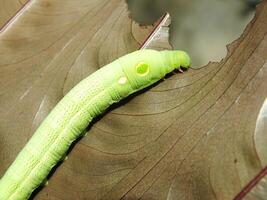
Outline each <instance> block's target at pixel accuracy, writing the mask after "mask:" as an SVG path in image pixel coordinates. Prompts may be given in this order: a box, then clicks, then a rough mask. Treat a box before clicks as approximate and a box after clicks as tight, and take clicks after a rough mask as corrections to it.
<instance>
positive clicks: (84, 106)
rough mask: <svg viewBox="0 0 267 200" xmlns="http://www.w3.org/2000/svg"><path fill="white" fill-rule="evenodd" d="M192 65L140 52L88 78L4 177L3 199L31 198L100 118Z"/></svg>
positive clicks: (180, 56) (167, 54)
mask: <svg viewBox="0 0 267 200" xmlns="http://www.w3.org/2000/svg"><path fill="white" fill-rule="evenodd" d="M189 65H190V58H189V56H188V55H187V54H186V53H185V52H183V51H155V50H139V51H135V52H133V53H130V54H128V55H125V56H123V57H121V58H119V59H117V60H115V61H114V62H112V63H110V64H108V65H106V66H105V67H103V68H101V69H99V70H98V71H96V72H95V73H93V74H92V75H90V76H89V77H87V78H85V79H84V80H82V81H81V82H80V83H79V84H78V85H76V86H75V87H74V88H73V89H72V90H71V91H70V92H69V93H68V94H67V95H66V96H65V97H64V98H63V99H62V100H61V101H60V102H59V103H58V104H57V105H56V107H55V108H54V109H53V110H52V111H51V113H50V114H49V115H48V116H47V118H46V119H45V120H44V121H43V122H42V124H41V125H40V127H39V128H38V129H37V130H36V132H35V133H34V135H33V137H32V138H31V139H30V140H29V142H28V143H27V144H26V146H25V147H24V148H23V150H22V151H21V152H20V153H19V155H18V156H17V158H16V159H15V161H14V162H13V163H12V165H11V166H10V167H9V169H8V170H7V172H6V173H5V175H4V176H3V177H2V179H1V180H0V199H1V200H6V199H9V200H11V199H12V200H13V199H14V200H18V199H28V198H29V197H30V195H31V193H32V192H33V191H34V190H35V189H36V188H37V187H38V186H39V185H40V184H42V183H43V182H44V180H45V179H46V177H47V176H48V174H49V172H50V171H51V169H52V168H53V167H54V166H55V165H56V164H57V163H58V162H59V161H60V160H62V159H63V158H64V156H65V155H66V152H67V150H68V149H69V147H70V145H71V143H72V142H73V141H74V140H76V139H77V138H79V137H80V136H81V134H82V132H83V131H84V130H85V129H86V127H87V126H88V125H89V123H90V122H91V121H92V119H93V118H94V117H95V116H97V115H99V114H101V113H102V112H104V111H105V110H106V109H107V108H108V107H109V106H110V105H111V104H113V103H115V102H118V101H120V100H121V99H123V98H125V97H127V96H128V95H130V94H132V93H134V92H136V91H138V90H141V89H143V88H145V87H147V86H149V85H151V84H153V83H155V82H157V81H158V80H160V79H162V78H163V77H164V76H165V75H166V74H168V73H170V72H171V71H173V70H174V69H180V67H184V68H188V67H189Z"/></svg>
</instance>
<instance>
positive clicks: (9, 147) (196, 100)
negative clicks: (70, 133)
mask: <svg viewBox="0 0 267 200" xmlns="http://www.w3.org/2000/svg"><path fill="white" fill-rule="evenodd" d="M127 16H128V14H127V6H126V5H125V2H124V1H123V0H110V1H104V0H98V1H95V0H87V1H84V0H77V1H71V0H64V1H63V0H57V1H48V0H47V1H40V0H36V1H34V2H33V3H31V4H30V6H29V8H28V9H27V10H25V11H24V13H23V14H22V15H21V16H20V17H19V18H18V19H17V20H16V22H15V23H13V24H12V26H9V27H8V28H7V29H6V30H5V31H4V32H3V33H2V34H1V35H0V160H1V166H0V174H3V173H4V171H5V170H6V168H7V167H8V165H9V164H10V163H11V162H12V160H13V159H14V158H15V156H16V155H17V153H18V152H19V150H20V149H21V148H22V147H23V146H24V144H25V143H26V142H27V140H28V138H29V137H30V136H31V135H32V133H33V132H34V130H35V129H36V127H37V126H38V125H39V124H40V122H41V121H42V120H43V118H44V117H45V116H46V115H47V114H48V112H49V111H50V110H51V109H52V108H53V106H54V105H55V104H56V103H57V102H58V101H59V100H60V99H61V98H62V96H63V95H64V94H65V93H66V92H67V91H68V90H69V89H70V88H72V87H73V86H74V85H75V84H76V83H77V82H78V81H80V80H81V79H82V78H84V77H86V76H88V75H89V74H90V73H92V72H94V71H95V70H97V69H98V68H99V67H100V66H103V65H104V64H106V63H108V62H110V61H111V60H113V59H115V58H116V57H118V56H120V55H122V54H125V53H127V52H129V51H132V50H134V49H137V48H138V46H139V45H140V44H141V43H142V41H141V40H142V39H144V38H145V36H144V35H145V34H144V35H143V36H140V33H138V34H135V33H133V32H132V31H133V30H134V31H140V32H142V31H143V30H144V29H143V28H140V29H139V28H137V27H135V26H136V25H133V24H132V22H131V20H130V19H129V18H128V17H127ZM133 27H134V28H133ZM18 32H19V33H20V34H17V33H18ZM144 32H145V33H147V31H144ZM266 33H267V1H264V2H263V3H262V4H261V5H260V6H259V7H258V9H257V14H256V16H255V18H254V20H253V21H252V22H251V23H250V25H249V26H248V27H247V29H246V30H245V32H244V33H243V34H242V36H241V37H240V38H239V39H238V40H237V41H235V42H234V43H233V44H232V45H231V46H229V47H228V55H227V57H226V58H225V59H223V60H222V61H221V62H220V63H210V64H209V65H207V66H205V67H203V68H201V69H198V70H189V71H188V72H186V73H184V74H176V75H173V76H171V77H169V78H167V79H166V80H165V81H163V82H161V83H160V84H158V85H156V86H154V87H152V88H150V89H149V90H146V91H145V92H143V93H142V94H139V95H137V96H134V97H130V98H128V99H127V101H124V102H121V103H120V104H119V105H118V106H117V107H116V108H113V109H112V110H110V111H109V112H108V113H106V114H105V115H104V116H103V117H102V118H101V119H99V120H98V121H96V122H95V123H94V124H93V126H92V127H90V130H89V132H88V135H87V137H85V138H83V139H82V140H80V141H79V142H78V143H77V144H76V145H75V147H74V148H73V150H72V151H71V153H70V155H69V159H68V160H67V161H66V162H64V163H63V164H62V165H60V167H59V168H58V169H57V170H56V171H55V173H54V174H53V176H52V177H51V178H50V180H49V186H48V187H45V188H44V189H42V190H41V191H40V192H39V193H38V194H37V195H36V196H35V199H114V200H117V199H144V200H150V199H153V200H154V199H168V200H172V199H216V198H217V199H232V198H233V197H234V196H235V195H236V194H237V193H238V192H239V191H240V190H241V188H242V187H243V186H245V185H246V184H247V183H248V182H249V181H250V180H251V179H252V178H253V177H254V176H255V175H256V174H257V173H258V172H259V171H260V170H261V169H262V168H263V167H264V166H263V163H266V159H265V158H266V157H263V156H261V155H263V154H260V153H258V151H262V150H259V149H261V148H257V146H256V145H257V144H258V142H257V141H259V140H262V141H263V140H264V138H266V134H257V137H254V135H255V127H256V121H257V119H258V116H259V113H260V110H261V107H262V105H263V102H264V101H265V99H266V96H267V87H266V85H267V53H266V52H267V35H266ZM135 36H137V37H135ZM265 141H266V142H265V144H266V143H267V140H265ZM261 145H262V142H261Z"/></svg>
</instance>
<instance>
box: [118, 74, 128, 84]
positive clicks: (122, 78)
mask: <svg viewBox="0 0 267 200" xmlns="http://www.w3.org/2000/svg"><path fill="white" fill-rule="evenodd" d="M126 82H127V78H126V77H125V76H122V77H120V78H119V80H118V83H119V84H120V85H123V84H125V83H126Z"/></svg>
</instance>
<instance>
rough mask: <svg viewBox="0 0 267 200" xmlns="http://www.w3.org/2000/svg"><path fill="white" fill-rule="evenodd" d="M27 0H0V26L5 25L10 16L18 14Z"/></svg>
mask: <svg viewBox="0 0 267 200" xmlns="http://www.w3.org/2000/svg"><path fill="white" fill-rule="evenodd" d="M27 2H28V0H0V28H1V27H3V26H4V25H7V23H8V22H9V19H10V18H11V17H12V16H14V15H16V14H19V12H20V11H21V10H20V9H21V8H22V7H23V6H24V5H25V4H26V3H27ZM25 8H26V7H25Z"/></svg>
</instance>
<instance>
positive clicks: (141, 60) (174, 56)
mask: <svg viewBox="0 0 267 200" xmlns="http://www.w3.org/2000/svg"><path fill="white" fill-rule="evenodd" d="M119 62H120V65H121V67H122V70H123V72H124V74H125V77H124V78H122V79H121V83H123V82H125V81H126V80H127V81H128V82H129V84H130V85H131V88H132V89H133V91H136V90H140V89H142V88H145V87H147V86H149V85H151V84H153V83H155V82H157V81H159V80H160V79H162V78H163V77H164V76H165V75H166V74H168V73H170V72H172V71H173V70H175V69H180V68H181V67H182V68H189V66H190V58H189V56H188V54H187V53H185V52H184V51H176V50H174V51H171V50H170V51H168V50H165V51H156V50H139V51H135V52H133V53H130V54H128V55H126V56H123V57H121V58H120V59H119Z"/></svg>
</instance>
